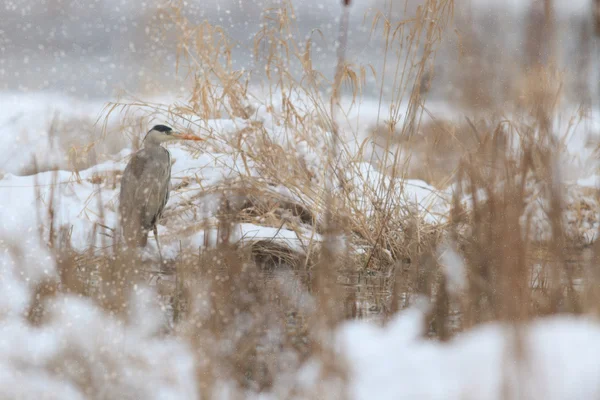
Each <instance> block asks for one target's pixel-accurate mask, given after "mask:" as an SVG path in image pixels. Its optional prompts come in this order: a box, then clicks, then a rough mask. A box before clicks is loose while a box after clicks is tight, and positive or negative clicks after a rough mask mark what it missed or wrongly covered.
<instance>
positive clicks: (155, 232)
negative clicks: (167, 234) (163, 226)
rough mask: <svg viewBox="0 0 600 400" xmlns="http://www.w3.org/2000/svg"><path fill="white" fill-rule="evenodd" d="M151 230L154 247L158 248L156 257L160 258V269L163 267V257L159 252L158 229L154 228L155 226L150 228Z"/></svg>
mask: <svg viewBox="0 0 600 400" xmlns="http://www.w3.org/2000/svg"><path fill="white" fill-rule="evenodd" d="M152 230H153V231H154V239H155V240H156V247H158V255H159V257H160V265H161V267H162V265H163V256H162V251H161V250H160V242H159V241H158V229H157V228H156V225H154V226H153V227H152Z"/></svg>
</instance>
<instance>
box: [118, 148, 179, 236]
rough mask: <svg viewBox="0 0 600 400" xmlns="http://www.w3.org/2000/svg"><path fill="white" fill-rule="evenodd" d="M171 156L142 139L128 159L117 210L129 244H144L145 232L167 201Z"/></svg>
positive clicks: (151, 227)
mask: <svg viewBox="0 0 600 400" xmlns="http://www.w3.org/2000/svg"><path fill="white" fill-rule="evenodd" d="M170 189H171V156H170V155H169V151H168V150H167V149H165V148H163V147H162V146H161V145H160V144H159V143H152V142H147V141H145V145H144V148H143V149H141V150H140V151H138V152H137V153H136V154H135V155H134V156H133V157H132V158H131V160H130V161H129V164H127V167H126V168H125V171H124V172H123V178H122V179H121V194H120V196H119V213H120V215H121V226H122V229H123V236H124V238H125V240H126V241H127V242H128V243H130V244H135V245H137V246H140V247H144V246H146V242H147V240H148V232H149V231H150V230H153V229H155V227H156V223H157V222H158V219H159V218H160V216H161V214H162V211H163V210H164V208H165V206H166V204H167V201H169V191H170Z"/></svg>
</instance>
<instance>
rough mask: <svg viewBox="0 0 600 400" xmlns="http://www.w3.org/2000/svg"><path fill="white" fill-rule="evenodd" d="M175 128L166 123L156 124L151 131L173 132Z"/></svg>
mask: <svg viewBox="0 0 600 400" xmlns="http://www.w3.org/2000/svg"><path fill="white" fill-rule="evenodd" d="M172 130H173V129H171V128H169V127H168V126H166V125H155V126H154V128H152V129H151V131H159V132H163V133H167V134H168V133H171V131H172Z"/></svg>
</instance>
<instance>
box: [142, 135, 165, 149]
mask: <svg viewBox="0 0 600 400" xmlns="http://www.w3.org/2000/svg"><path fill="white" fill-rule="evenodd" d="M143 146H144V147H145V148H147V149H149V148H155V147H161V145H160V141H158V140H156V139H155V138H154V137H147V138H145V139H144V142H143Z"/></svg>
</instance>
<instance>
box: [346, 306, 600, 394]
mask: <svg viewBox="0 0 600 400" xmlns="http://www.w3.org/2000/svg"><path fill="white" fill-rule="evenodd" d="M422 326H424V314H423V312H422V311H420V310H419V309H417V308H414V309H409V310H406V311H404V312H402V313H400V314H399V315H398V316H396V317H394V319H393V320H392V321H391V322H390V323H389V324H388V325H387V326H386V327H384V328H381V327H378V326H375V325H373V324H372V323H369V322H350V323H348V324H346V326H344V327H343V328H341V329H340V331H339V332H338V334H339V340H340V343H341V347H342V352H343V354H345V355H346V356H347V358H348V362H349V366H350V371H351V372H350V377H349V382H350V385H351V392H352V393H353V394H354V395H353V396H352V397H353V398H355V399H372V398H377V399H381V400H385V399H445V400H446V399H447V400H452V399H456V400H459V399H460V400H464V399H478V400H488V399H489V400H492V399H494V400H495V399H502V398H507V397H504V396H503V394H508V398H539V399H557V400H558V399H564V400H568V399H592V398H598V397H599V396H600V385H598V376H600V364H599V363H598V362H597V359H598V357H599V356H600V324H599V323H598V322H597V321H592V320H589V319H586V318H575V317H564V316H563V317H553V318H545V319H540V320H537V321H534V322H532V323H530V324H529V325H528V326H526V327H524V329H522V333H523V338H524V347H523V349H524V354H523V358H522V359H520V360H519V359H518V358H515V357H516V356H515V352H514V349H515V347H514V335H513V334H514V331H513V329H512V328H511V327H510V326H507V325H502V324H499V323H496V324H490V325H486V326H482V327H479V328H475V329H473V330H471V331H469V332H467V333H464V334H461V335H459V336H458V337H457V338H455V339H454V340H452V341H450V342H448V343H439V342H436V341H431V340H428V339H423V338H421V337H420V336H419V335H420V333H421V331H422V329H421V327H422ZM505 390H506V391H507V392H505ZM515 396H517V397H515Z"/></svg>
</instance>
